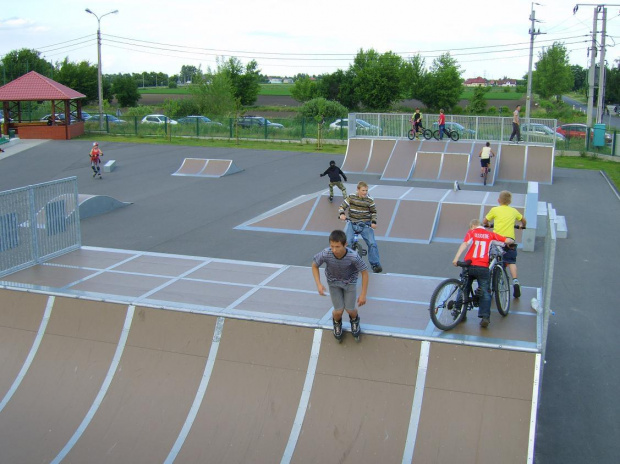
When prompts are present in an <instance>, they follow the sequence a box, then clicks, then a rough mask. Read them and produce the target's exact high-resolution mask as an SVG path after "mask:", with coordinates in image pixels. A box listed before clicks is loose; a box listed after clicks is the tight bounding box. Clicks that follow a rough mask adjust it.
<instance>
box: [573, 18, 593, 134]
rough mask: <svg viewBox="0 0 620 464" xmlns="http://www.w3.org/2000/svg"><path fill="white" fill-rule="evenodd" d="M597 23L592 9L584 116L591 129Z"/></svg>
mask: <svg viewBox="0 0 620 464" xmlns="http://www.w3.org/2000/svg"><path fill="white" fill-rule="evenodd" d="M575 8H576V7H575ZM597 21H598V9H597V8H594V20H593V21H592V46H591V48H590V72H589V73H588V113H587V115H586V126H587V127H592V111H593V109H594V67H595V63H596V25H597Z"/></svg>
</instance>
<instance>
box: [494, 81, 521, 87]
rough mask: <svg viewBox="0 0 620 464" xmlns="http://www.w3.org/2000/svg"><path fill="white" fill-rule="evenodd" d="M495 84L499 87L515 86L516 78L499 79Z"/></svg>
mask: <svg viewBox="0 0 620 464" xmlns="http://www.w3.org/2000/svg"><path fill="white" fill-rule="evenodd" d="M497 85H499V86H500V87H516V86H517V80H516V79H500V80H498V81H497Z"/></svg>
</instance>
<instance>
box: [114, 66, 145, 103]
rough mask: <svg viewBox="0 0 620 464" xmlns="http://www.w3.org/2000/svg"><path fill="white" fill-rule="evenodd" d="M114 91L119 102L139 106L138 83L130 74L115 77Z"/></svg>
mask: <svg viewBox="0 0 620 464" xmlns="http://www.w3.org/2000/svg"><path fill="white" fill-rule="evenodd" d="M112 93H114V95H115V96H116V99H117V100H118V104H119V105H120V106H122V107H128V106H137V104H138V100H140V92H138V84H137V83H136V80H135V79H134V78H133V77H132V76H131V75H129V74H124V75H122V76H120V77H117V78H116V79H114V82H113V84H112Z"/></svg>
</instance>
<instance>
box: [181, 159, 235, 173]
mask: <svg viewBox="0 0 620 464" xmlns="http://www.w3.org/2000/svg"><path fill="white" fill-rule="evenodd" d="M241 171H243V169H241V168H239V167H237V165H236V164H235V163H234V162H233V161H232V160H222V159H208V158H185V159H184V160H183V164H181V167H180V168H179V169H178V170H177V171H176V172H175V173H173V174H172V175H173V176H189V177H223V176H228V175H230V174H235V173H237V172H241Z"/></svg>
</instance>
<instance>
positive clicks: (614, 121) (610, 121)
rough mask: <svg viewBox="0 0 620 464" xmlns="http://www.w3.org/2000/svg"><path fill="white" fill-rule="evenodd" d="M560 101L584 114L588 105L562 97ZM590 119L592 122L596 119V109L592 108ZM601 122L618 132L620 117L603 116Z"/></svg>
mask: <svg viewBox="0 0 620 464" xmlns="http://www.w3.org/2000/svg"><path fill="white" fill-rule="evenodd" d="M562 101H564V103H566V104H568V105H573V106H574V107H575V108H577V109H579V110H582V111H584V112H586V111H587V109H588V105H585V104H583V103H581V102H578V101H577V100H573V99H572V98H570V97H566V96H562ZM592 118H593V120H594V118H596V108H594V109H593V111H592ZM603 122H604V123H605V124H607V126H609V127H611V128H613V129H616V130H620V116H614V115H609V116H607V115H605V117H604V118H603Z"/></svg>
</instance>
